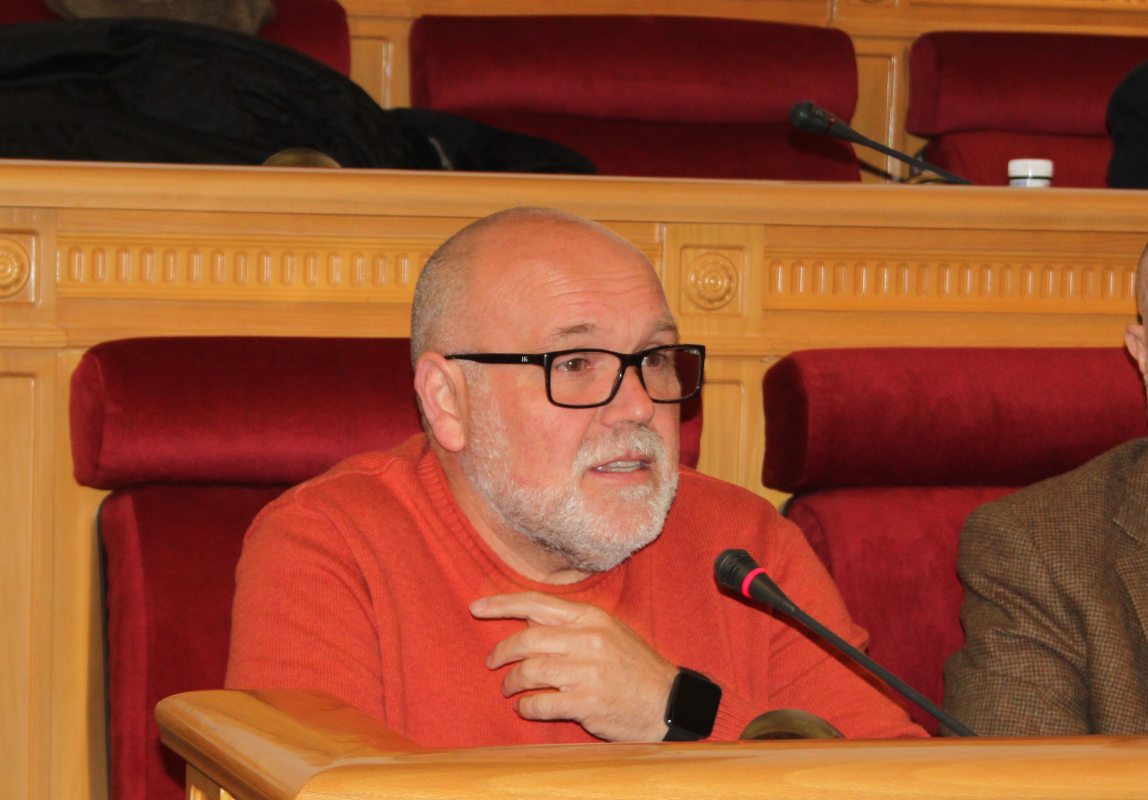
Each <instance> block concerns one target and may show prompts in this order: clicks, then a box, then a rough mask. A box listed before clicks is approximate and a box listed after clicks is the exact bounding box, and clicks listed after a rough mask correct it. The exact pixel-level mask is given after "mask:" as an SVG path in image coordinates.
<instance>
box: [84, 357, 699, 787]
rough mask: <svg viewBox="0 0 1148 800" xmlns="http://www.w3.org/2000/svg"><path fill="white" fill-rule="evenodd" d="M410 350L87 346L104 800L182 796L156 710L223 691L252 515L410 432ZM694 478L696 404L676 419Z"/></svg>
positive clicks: (179, 767)
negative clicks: (105, 711)
mask: <svg viewBox="0 0 1148 800" xmlns="http://www.w3.org/2000/svg"><path fill="white" fill-rule="evenodd" d="M411 383H412V374H411V366H410V355H409V344H408V342H407V340H406V339H291V338H213V337H205V338H170V339H127V340H122V341H114V342H106V343H104V344H99V345H96V346H95V347H93V348H92V349H91V350H89V351H88V352H87V353H85V354H84V357H83V358H82V359H81V361H80V363H79V365H78V367H77V369H76V372H75V374H74V377H73V379H72V403H71V429H72V457H73V461H74V468H75V478H76V481H77V482H78V483H80V484H81V485H84V486H93V487H96V488H100V489H110V490H112V491H111V494H110V495H109V496H108V497H107V499H106V500H105V501H104V503H103V504H102V506H101V508H100V513H99V533H100V539H101V545H102V548H103V549H102V552H103V557H104V574H105V585H106V615H107V632H106V633H107V636H106V644H107V659H108V662H107V679H108V704H109V708H110V724H109V728H110V730H109V739H110V752H111V783H112V797H113V798H115V800H143V798H148V799H149V800H165V798H170V800H176V798H180V797H183V762H182V761H181V760H180V759H179V758H178V757H176V756H175V755H174V754H173V753H171V752H170V751H168V750H166V748H164V747H162V745H161V744H160V741H159V732H158V728H157V726H156V722H155V718H154V716H153V710H154V708H155V704H156V703H157V702H158V701H159V700H160V699H162V698H163V697H166V696H167V695H170V694H174V693H176V692H182V691H188V690H193V689H215V688H221V687H222V686H223V677H224V672H225V669H226V664H227V643H228V637H229V634H230V619H231V601H232V596H233V594H234V577H233V575H234V569H235V564H236V562H237V561H238V558H239V552H240V548H241V545H242V540H243V534H244V532H245V531H246V529H247V526H248V524H249V523H250V521H251V519H252V518H253V517H254V516H255V514H256V513H257V512H258V511H259V509H260V508H262V507H263V506H264V505H266V504H267V503H268V502H269V501H270V500H272V499H273V498H275V497H276V496H277V495H279V494H280V493H281V492H283V491H284V489H286V488H287V487H289V486H290V485H292V484H295V483H298V482H300V481H303V480H306V479H308V478H310V477H312V476H314V475H317V474H319V473H320V472H322V471H323V470H325V469H326V468H327V467H329V466H331V465H332V464H334V463H336V462H337V461H339V460H341V459H342V458H344V457H346V456H348V455H351V454H353V453H357V452H360V451H365V450H372V449H385V448H388V447H390V446H392V445H394V444H397V443H399V442H401V441H402V440H404V439H406V438H407V437H409V436H411V435H413V434H415V433H417V432H418V431H419V430H420V427H419V419H418V411H417V408H416V404H415V399H414V393H413V391H412V389H411ZM683 416H684V418H685V421H684V422H683V426H682V461H683V462H684V463H688V464H691V465H692V464H696V463H697V458H698V447H699V443H700V438H701V413H700V406H699V405H696V404H695V405H693V406H690V407H689V408H688V409H686V410H684V411H683Z"/></svg>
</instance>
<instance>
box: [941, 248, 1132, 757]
mask: <svg viewBox="0 0 1148 800" xmlns="http://www.w3.org/2000/svg"><path fill="white" fill-rule="evenodd" d="M1137 284H1138V300H1139V306H1140V312H1141V320H1143V319H1144V317H1145V315H1146V313H1148V249H1146V250H1145V251H1144V253H1143V254H1142V255H1141V257H1140V265H1139V273H1138V276H1137ZM1125 345H1126V346H1127V348H1128V351H1129V352H1130V353H1131V354H1132V356H1133V358H1134V359H1135V360H1136V362H1137V364H1139V366H1140V372H1141V374H1142V375H1146V374H1148V372H1146V366H1148V342H1146V338H1145V330H1144V325H1143V324H1136V325H1130V326H1128V329H1127V331H1126V333H1125ZM1096 390H1097V391H1104V387H1102V386H1098V387H1096ZM958 571H959V573H960V576H961V580H962V581H963V582H964V585H965V600H964V605H963V607H962V609H961V622H962V624H963V625H964V628H965V637H966V641H965V645H964V648H963V649H962V650H960V651H958V652H957V653H956V654H954V655H953V656H952V657H951V658H950V659H949V661H948V663H947V664H946V666H945V707H946V709H947V710H948V711H950V712H951V713H952V714H953V715H954V716H956V717H957V718H958V719H960V720H961V721H962V722H964V723H965V724H967V725H969V726H970V727H972V728H973V730H975V731H976V732H977V733H979V734H981V735H983V736H1009V735H1022V736H1051V735H1061V734H1066V735H1067V734H1086V733H1106V734H1130V733H1145V732H1148V439H1136V440H1133V441H1130V442H1127V443H1125V444H1122V445H1119V446H1117V447H1115V448H1113V449H1112V450H1109V451H1108V452H1106V453H1104V454H1102V455H1100V456H1098V457H1097V458H1095V459H1093V460H1092V461H1090V462H1088V463H1086V464H1084V465H1083V466H1081V467H1078V468H1077V469H1075V470H1073V471H1071V472H1068V473H1066V474H1064V475H1060V476H1058V477H1055V478H1051V479H1049V480H1046V481H1042V482H1040V483H1037V484H1035V485H1033V486H1030V487H1028V488H1026V489H1024V490H1022V491H1019V492H1016V493H1015V494H1012V495H1009V496H1008V497H1005V498H1003V499H1001V500H998V501H996V502H993V503H989V504H987V505H984V506H981V507H980V508H979V509H977V510H976V511H975V512H973V514H971V515H970V516H969V519H968V520H967V522H966V523H965V527H964V530H963V531H962V534H961V544H960V552H959V556H958Z"/></svg>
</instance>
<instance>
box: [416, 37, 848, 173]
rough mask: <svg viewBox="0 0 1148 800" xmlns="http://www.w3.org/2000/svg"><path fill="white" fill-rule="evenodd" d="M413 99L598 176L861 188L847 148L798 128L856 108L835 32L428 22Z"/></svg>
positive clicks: (842, 42)
mask: <svg viewBox="0 0 1148 800" xmlns="http://www.w3.org/2000/svg"><path fill="white" fill-rule="evenodd" d="M410 53H411V54H410V68H411V104H412V105H413V106H415V107H421V108H430V109H435V110H438V111H448V112H452V113H456V114H461V115H463V116H466V117H470V118H471V119H475V120H478V121H479V122H483V123H486V124H488V125H494V126H497V127H501V128H504V129H507V130H511V131H515V132H518V133H525V134H530V135H534V136H540V137H543V138H546V139H550V140H552V141H556V142H559V143H560V144H563V145H566V146H568V147H572V148H573V149H575V150H577V151H579V152H581V153H582V154H583V155H585V156H587V157H588V158H589V159H590V160H591V161H593V162H594V163H595V165H596V166H597V168H598V170H599V172H601V173H602V174H606V175H638V176H670V177H701V178H770V179H787V180H835V181H857V180H860V169H859V167H858V162H857V159H856V157H855V156H854V154H853V152H852V150H851V149H850V148H849V146H848V145H847V144H844V143H842V142H839V141H836V140H833V139H830V138H828V137H819V136H815V135H811V134H806V133H800V132H798V131H795V130H793V129H792V127H791V126H790V124H789V121H788V114H789V109H790V107H791V106H792V105H793V103H795V102H797V101H799V100H815V101H817V102H819V103H820V104H821V105H823V106H825V107H827V108H828V109H829V110H830V111H832V112H833V113H834V114H835V115H837V116H838V117H840V118H842V119H846V120H848V119H850V118H851V117H852V115H853V111H854V107H855V106H856V103H857V67H856V59H855V55H854V51H853V44H852V42H851V40H850V39H849V36H848V35H846V34H845V33H844V32H842V31H840V30H835V29H831V28H822V27H815V26H806V25H788V24H781V23H772V22H757V21H749V20H736V19H709V18H690V17H653V16H569V17H563V16H520V17H462V16H457V17H450V16H427V17H422V18H420V19H418V20H416V21H415V24H414V27H413V29H412V30H411V37H410Z"/></svg>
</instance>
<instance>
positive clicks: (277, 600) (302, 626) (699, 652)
mask: <svg viewBox="0 0 1148 800" xmlns="http://www.w3.org/2000/svg"><path fill="white" fill-rule="evenodd" d="M727 547H744V548H746V549H747V550H749V551H750V552H751V553H752V554H754V556H755V557H756V558H757V560H758V561H759V562H760V563H761V564H762V566H764V567H765V568H766V570H767V571H768V572H769V574H770V575H771V576H772V577H773V578H774V580H776V581H777V582H778V584H779V585H780V586H781V587H782V588H783V589H784V590H785V592H786V593H787V594H788V595H789V596H790V597H791V598H792V599H793V600H794V602H796V603H797V604H798V605H799V606H801V607H802V608H804V609H805V610H806V611H807V612H809V613H810V614H812V615H813V616H814V617H816V618H818V619H820V620H821V621H822V622H824V623H825V624H826V625H828V626H829V627H830V628H831V629H833V630H835V631H836V632H837V633H839V634H840V635H842V636H844V637H845V638H847V639H849V640H850V641H851V642H853V643H854V644H858V645H861V644H863V643H864V641H865V632H864V631H863V630H861V629H860V628H858V627H857V626H855V625H853V624H852V622H851V621H850V619H849V616H848V614H847V612H846V610H845V608H844V606H843V604H842V602H841V599H840V597H839V595H838V593H837V590H836V588H835V587H834V586H833V584H832V582H831V579H830V578H829V576H828V574H827V573H826V572H825V570H824V568H823V567H822V565H821V563H820V562H819V561H818V560H817V557H816V556H815V555H814V554H813V552H812V551H811V550H810V549H809V546H808V545H807V544H806V542H805V539H804V537H803V536H802V535H801V533H800V531H798V530H797V528H795V527H794V526H793V525H792V524H791V523H790V522H788V521H787V520H785V519H783V518H782V517H780V516H779V515H778V514H777V512H776V511H775V510H774V508H773V507H772V506H771V505H770V504H769V503H767V502H766V501H764V500H762V499H761V498H758V497H756V496H755V495H753V494H751V493H749V492H747V491H745V490H743V489H740V488H738V487H735V486H733V485H731V484H727V483H723V482H721V481H718V480H715V479H712V478H709V477H706V476H703V475H701V474H699V473H697V472H694V471H692V470H689V469H683V471H682V477H681V483H680V488H679V490H678V496H677V499H676V500H675V501H674V504H673V507H672V509H671V511H670V514H669V517H668V520H667V522H666V526H665V529H664V531H663V533H662V536H661V538H660V539H659V540H658V541H656V542H655V543H653V544H652V545H650V546H648V547H647V548H645V549H644V550H642V551H640V552H638V553H637V554H636V555H634V556H633V557H631V558H630V559H628V560H627V561H626V562H624V563H623V564H622V565H621V566H619V567H617V568H616V569H613V570H611V571H609V572H607V573H602V574H598V575H593V576H591V577H589V578H587V579H586V580H583V581H581V582H579V583H576V584H573V585H569V586H551V585H546V584H539V583H535V582H533V581H530V580H526V579H524V578H522V577H521V576H519V575H518V574H516V573H514V572H513V571H511V570H510V569H508V568H507V567H506V566H505V565H504V564H503V563H502V562H501V561H499V560H498V558H497V557H496V556H495V555H494V553H493V552H492V551H491V550H490V549H489V548H488V547H487V546H486V544H485V543H484V542H483V541H482V539H481V538H480V537H479V535H478V533H477V532H476V531H475V530H474V528H473V527H472V526H471V525H470V523H469V522H468V521H467V519H466V518H465V517H464V516H463V514H462V512H461V511H460V509H459V508H458V506H457V505H456V503H455V502H454V500H453V498H452V497H451V494H450V491H449V489H448V487H447V482H446V478H445V476H444V475H443V472H442V469H441V467H440V466H439V463H438V460H437V458H436V457H435V456H434V454H433V453H432V452H431V451H430V449H429V447H428V446H427V443H426V440H425V438H424V437H422V436H418V437H415V438H414V439H412V440H410V441H408V442H407V443H405V444H404V445H402V446H400V447H398V448H396V449H395V450H392V451H389V452H386V453H365V454H362V455H359V456H355V457H353V458H350V459H348V460H347V461H344V462H343V463H341V464H339V465H337V466H335V467H334V468H332V469H331V470H330V471H329V472H327V473H326V474H324V475H321V476H319V477H318V478H315V479H314V480H312V481H309V482H307V483H305V484H302V485H301V486H298V487H296V488H294V489H292V490H291V491H289V492H288V493H287V494H285V495H284V496H283V497H281V498H280V499H278V500H276V501H275V502H274V503H272V504H271V505H270V506H268V507H267V508H266V509H264V510H263V511H262V512H261V513H260V515H259V516H258V517H257V518H256V520H255V522H254V523H253V524H252V527H251V530H250V531H249V532H248V534H247V539H246V541H245V544H244V550H243V556H242V558H241V559H240V562H239V568H238V575H237V578H238V586H237V591H236V596H235V608H234V617H233V628H232V635H231V655H230V663H229V665H228V674H227V685H228V686H229V687H232V688H249V689H251V688H271V687H284V688H314V689H323V690H325V691H327V692H330V693H331V694H333V695H335V696H336V697H339V698H341V699H343V700H344V701H346V702H348V703H351V704H352V705H355V706H357V707H359V708H361V709H363V710H364V711H366V712H367V713H369V714H372V715H374V716H375V717H378V718H379V719H381V720H382V721H384V722H385V723H386V724H388V725H389V726H391V727H392V728H395V729H396V730H398V731H399V732H401V733H403V734H405V735H406V736H408V737H409V738H410V739H412V740H413V741H415V742H417V743H419V744H423V745H427V746H478V745H498V744H533V743H540V744H541V743H567V742H585V741H593V740H594V739H593V737H592V736H590V734H588V733H586V732H585V731H584V730H583V729H582V728H581V727H580V726H579V725H578V724H576V723H573V722H536V721H528V720H523V719H521V718H519V717H518V715H517V714H516V713H515V711H514V707H513V703H514V701H513V699H508V698H505V697H503V696H502V693H501V691H500V685H501V681H502V675H503V672H504V670H502V669H500V670H495V671H491V670H489V669H487V668H486V666H485V665H484V664H483V661H484V659H485V658H486V656H487V654H488V653H489V652H490V651H491V649H492V648H493V647H494V645H495V644H496V643H497V642H499V641H500V640H502V639H503V638H505V637H506V636H508V635H510V634H511V633H513V632H514V631H516V630H519V629H520V628H521V626H522V625H524V624H525V623H524V622H522V621H518V620H476V619H474V618H473V617H472V616H471V615H470V613H469V611H468V610H467V607H468V604H469V603H470V602H471V601H472V600H475V599H476V598H479V597H485V596H488V595H492V594H501V593H508V592H518V591H529V590H533V591H545V592H549V593H551V594H555V595H558V596H561V597H565V598H568V599H570V600H573V601H576V602H583V603H590V604H593V605H596V606H599V607H600V608H603V609H605V610H607V611H609V612H610V613H611V614H613V615H615V616H616V617H617V618H619V619H621V620H622V621H624V622H625V623H626V624H627V625H629V626H630V627H631V628H633V629H634V630H635V631H637V632H638V633H639V634H640V635H642V636H643V637H644V638H645V639H646V641H647V642H649V643H651V644H652V645H653V646H654V648H655V649H657V650H658V651H659V652H660V653H661V654H662V655H663V656H665V657H666V658H667V659H669V660H670V661H672V662H673V663H675V664H679V665H682V666H686V667H690V668H691V669H694V670H697V671H699V672H702V673H704V674H706V675H708V676H709V677H710V678H712V679H713V680H715V681H716V682H717V683H719V684H720V685H721V686H722V689H723V692H724V694H723V698H722V704H721V708H720V711H719V714H718V719H717V722H716V724H715V727H714V733H713V736H712V738H713V739H720V740H732V739H736V738H737V736H738V735H739V734H740V733H741V731H742V729H743V728H744V727H745V725H746V724H747V723H748V722H749V721H750V720H751V719H752V718H753V717H754V716H756V715H757V714H759V713H761V712H763V711H766V710H769V709H773V708H803V709H806V710H808V711H811V712H813V713H815V714H818V715H819V716H821V717H824V718H825V719H827V720H828V721H830V722H831V723H833V724H834V725H836V726H837V727H838V728H839V729H840V730H841V731H842V733H844V734H845V735H846V736H849V737H865V738H876V737H891V736H922V735H924V731H923V730H921V729H920V728H919V727H917V726H916V725H914V724H913V723H912V722H910V721H909V719H908V716H907V715H906V714H905V713H904V711H903V710H902V709H901V708H900V707H899V706H898V705H897V704H896V703H894V702H893V701H891V700H890V699H888V698H887V697H886V695H885V694H884V693H883V692H882V691H880V690H878V689H876V688H874V686H873V685H871V683H870V681H869V680H868V679H866V678H864V677H861V675H860V674H859V673H861V672H862V671H861V670H859V669H858V670H856V671H855V670H854V669H851V668H849V667H846V666H842V664H841V663H840V662H839V661H838V660H837V659H835V658H833V657H832V656H829V655H827V654H826V652H825V651H824V650H823V649H822V648H821V647H820V646H819V645H817V644H815V643H813V642H812V641H811V640H810V639H809V638H808V637H807V636H806V635H805V634H804V633H802V632H799V631H798V630H796V629H794V628H793V627H792V626H791V625H789V624H788V623H786V622H784V621H782V620H779V619H775V618H774V617H773V616H772V615H770V614H766V613H763V612H761V611H759V610H757V609H755V608H752V607H749V606H747V605H745V604H743V603H742V602H740V601H739V600H737V599H734V598H732V597H729V596H726V595H724V594H722V593H721V592H719V591H718V589H717V588H716V586H715V584H714V580H713V574H712V573H713V561H714V558H715V557H716V556H717V554H718V553H719V552H721V551H722V550H723V549H725V548H727ZM504 669H505V668H504Z"/></svg>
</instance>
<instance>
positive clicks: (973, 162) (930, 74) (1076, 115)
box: [905, 31, 1148, 187]
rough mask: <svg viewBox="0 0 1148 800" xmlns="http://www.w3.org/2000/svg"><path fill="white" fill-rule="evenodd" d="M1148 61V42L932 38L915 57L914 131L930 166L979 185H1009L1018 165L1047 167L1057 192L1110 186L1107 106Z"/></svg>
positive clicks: (910, 127)
mask: <svg viewBox="0 0 1148 800" xmlns="http://www.w3.org/2000/svg"><path fill="white" fill-rule="evenodd" d="M1142 61H1148V37H1139V38H1134V37H1122V36H1088V35H1075V34H1049V33H1000V32H954V31H943V32H935V33H927V34H925V35H923V36H921V37H920V38H918V39H917V40H916V41H915V42H913V45H912V48H911V49H910V51H909V110H908V114H907V116H906V119H905V129H906V130H907V131H908V132H909V133H911V134H913V135H915V136H920V137H923V138H926V139H928V140H929V142H928V143H927V145H926V146H925V151H924V158H925V160H926V161H930V162H932V163H933V164H936V165H937V166H940V167H944V168H945V169H947V170H949V171H951V172H955V173H956V174H958V175H961V176H963V177H966V178H968V179H969V180H971V181H973V182H974V183H978V184H984V185H1004V184H1007V183H1008V162H1009V159H1012V158H1047V159H1051V160H1052V162H1053V165H1054V168H1055V174H1054V175H1053V179H1052V185H1053V186H1063V187H1103V186H1105V185H1106V184H1107V170H1108V160H1109V158H1110V157H1111V155H1112V142H1111V141H1110V139H1109V137H1108V130H1107V127H1106V124H1105V114H1106V111H1107V107H1108V98H1109V96H1110V95H1111V94H1112V90H1113V89H1115V88H1116V84H1117V83H1119V82H1120V79H1121V78H1123V77H1124V76H1125V75H1126V74H1127V73H1128V71H1129V70H1130V69H1132V68H1133V67H1134V66H1136V65H1137V64H1139V63H1141V62H1142Z"/></svg>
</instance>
